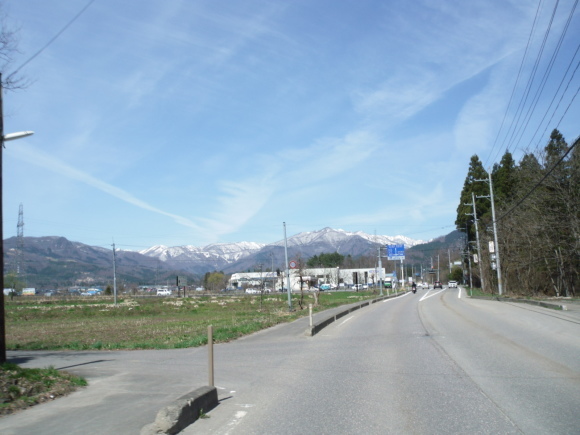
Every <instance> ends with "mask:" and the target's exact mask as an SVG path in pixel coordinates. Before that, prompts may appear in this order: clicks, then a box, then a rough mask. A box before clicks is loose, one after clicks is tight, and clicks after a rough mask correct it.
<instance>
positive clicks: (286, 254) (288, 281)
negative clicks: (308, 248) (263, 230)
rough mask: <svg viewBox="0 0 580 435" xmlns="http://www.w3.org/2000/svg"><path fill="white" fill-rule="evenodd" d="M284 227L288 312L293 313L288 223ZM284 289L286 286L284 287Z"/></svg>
mask: <svg viewBox="0 0 580 435" xmlns="http://www.w3.org/2000/svg"><path fill="white" fill-rule="evenodd" d="M282 224H283V225H284V256H285V257H286V267H285V268H284V270H285V271H286V286H287V287H288V289H287V290H288V311H292V297H291V296H290V269H289V264H288V240H287V239H286V222H282ZM282 287H284V286H282Z"/></svg>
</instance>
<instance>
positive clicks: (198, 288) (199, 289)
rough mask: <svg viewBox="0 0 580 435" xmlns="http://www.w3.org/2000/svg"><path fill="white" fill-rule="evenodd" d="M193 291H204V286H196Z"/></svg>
mask: <svg viewBox="0 0 580 435" xmlns="http://www.w3.org/2000/svg"><path fill="white" fill-rule="evenodd" d="M195 291H198V292H202V291H204V288H203V287H197V288H196V289H195Z"/></svg>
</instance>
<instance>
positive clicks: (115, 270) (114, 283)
mask: <svg viewBox="0 0 580 435" xmlns="http://www.w3.org/2000/svg"><path fill="white" fill-rule="evenodd" d="M113 295H114V299H115V305H117V255H116V253H115V242H113Z"/></svg>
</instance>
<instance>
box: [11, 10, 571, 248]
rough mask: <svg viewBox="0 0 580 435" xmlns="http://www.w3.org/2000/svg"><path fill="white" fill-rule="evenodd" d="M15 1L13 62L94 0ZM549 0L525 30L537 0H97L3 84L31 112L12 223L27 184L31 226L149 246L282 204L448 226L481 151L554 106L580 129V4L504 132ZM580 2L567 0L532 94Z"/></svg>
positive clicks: (313, 220) (294, 217)
mask: <svg viewBox="0 0 580 435" xmlns="http://www.w3.org/2000/svg"><path fill="white" fill-rule="evenodd" d="M2 3H3V10H4V12H5V13H6V14H7V16H8V18H7V22H8V23H10V24H11V25H13V26H14V28H18V29H19V31H18V37H19V49H20V53H19V54H18V55H16V56H15V57H14V60H13V62H12V63H11V64H10V65H8V66H5V67H4V73H5V74H6V73H7V72H10V71H13V70H14V69H16V68H18V67H19V66H20V65H21V64H23V63H25V62H26V61H27V60H28V59H29V58H30V57H31V56H33V55H34V54H35V53H36V52H37V51H38V50H40V49H41V48H42V47H43V46H44V45H45V44H47V43H48V42H49V41H50V40H51V38H53V37H54V36H55V35H56V34H57V33H58V32H59V31H61V30H62V29H63V27H64V26H65V25H66V24H67V23H68V22H69V21H70V20H71V19H72V18H73V17H74V16H75V15H76V14H77V13H78V12H79V11H80V10H81V9H82V8H83V7H84V6H85V5H86V4H87V3H88V1H80V0H74V1H73V0H18V1H16V0H4V1H3V2H2ZM554 4H555V1H554V0H551V1H545V2H544V3H543V4H542V7H541V9H540V11H539V14H538V20H537V26H536V28H535V31H534V33H533V35H532V36H531V38H530V32H531V29H532V23H533V22H534V17H535V14H536V10H537V8H538V1H524V0H514V1H508V0H498V1H495V0H474V1H468V2H466V1H459V0H458V1H439V0H425V1H421V0H417V1H386V0H383V1H370V0H369V1H365V0H360V1H358V0H357V1H346V0H319V1H318V0H293V1H290V2H283V1H278V0H277V1H272V0H269V1H268V0H262V1H255V0H244V1H233V0H232V1H219V2H216V1H210V0H207V1H193V0H192V1H180V0H166V1H163V2H161V1H153V0H141V1H126V2H118V1H114V0H95V1H94V2H93V3H91V5H90V6H89V7H88V9H87V10H86V11H85V12H84V13H83V14H82V15H81V16H80V17H79V18H78V19H77V20H76V21H74V23H72V24H71V25H70V27H68V28H67V29H66V30H65V31H64V32H63V33H62V34H61V35H60V36H59V37H58V38H57V39H56V40H55V41H54V42H53V43H52V44H50V45H49V46H48V47H47V48H46V49H45V50H44V51H42V52H41V53H40V54H38V56H36V57H35V58H34V59H32V61H30V62H29V63H27V64H26V65H25V66H24V67H23V68H22V69H21V71H20V73H21V75H22V76H24V78H25V79H27V81H28V86H27V87H26V88H25V89H23V90H19V91H17V92H5V94H4V116H5V121H4V125H5V132H6V133H10V132H15V131H21V130H34V131H35V134H34V136H31V137H28V138H25V139H20V140H18V141H12V142H8V143H7V144H6V145H7V146H6V149H5V150H4V174H3V176H4V177H3V180H4V237H11V236H14V235H16V230H17V227H16V224H17V219H18V208H19V204H23V208H24V223H25V226H24V235H25V236H52V235H58V236H64V237H67V238H68V239H69V240H74V241H79V242H82V243H86V244H90V245H98V246H106V247H109V246H110V245H111V244H112V243H113V240H114V242H115V243H116V245H117V246H118V247H119V248H123V249H135V250H138V249H143V248H147V247H150V246H153V245H159V244H163V245H167V246H178V245H195V246H203V245H206V244H209V243H214V242H240V241H255V242H261V243H270V242H274V241H277V240H280V239H282V238H283V226H282V222H286V223H287V232H288V235H293V234H296V233H299V232H302V231H314V230H318V229H321V228H323V227H327V226H328V227H333V228H341V229H344V230H347V231H359V230H360V231H365V232H367V233H370V234H372V233H376V234H381V235H405V236H408V237H411V238H414V239H424V240H426V239H430V238H433V237H437V236H439V235H443V234H447V233H449V232H450V231H452V230H453V229H454V226H453V225H454V221H455V218H456V208H457V205H458V200H459V194H460V192H461V189H462V187H463V182H464V180H465V176H466V174H467V170H468V165H469V159H470V157H471V156H472V155H473V154H478V155H479V157H480V159H481V160H482V161H483V162H484V163H485V165H486V167H489V166H491V165H492V164H493V163H494V162H497V161H499V159H500V158H501V155H502V154H503V152H504V151H505V149H506V146H507V147H509V149H510V151H511V152H512V153H513V154H514V156H515V158H516V159H519V157H520V156H521V154H522V153H523V152H524V151H525V150H534V149H536V148H537V146H540V147H543V146H544V144H545V141H546V138H547V137H548V136H549V133H550V131H551V130H552V128H554V127H556V126H558V128H559V129H560V131H562V133H563V134H564V136H565V137H566V139H568V140H569V142H571V141H572V139H573V138H574V137H576V136H577V135H578V134H579V130H578V126H579V124H578V119H580V97H578V98H576V100H573V97H574V95H575V93H576V92H577V90H578V86H579V84H580V78H579V77H578V76H579V75H580V71H579V72H577V73H576V75H575V76H574V77H572V79H571V80H570V83H569V86H568V88H567V90H566V91H565V92H564V87H565V86H566V85H567V84H568V81H569V79H570V77H571V74H572V72H573V71H574V68H575V67H576V66H577V62H578V55H577V57H576V58H574V55H575V50H576V49H577V44H578V41H580V16H579V13H578V12H577V11H576V12H575V14H574V15H573V16H572V21H571V23H570V25H569V28H568V30H567V33H566V35H565V37H564V40H563V43H562V47H561V48H560V51H559V52H558V55H557V57H556V58H555V63H554V66H553V68H552V70H551V73H550V74H549V75H548V76H547V79H546V85H545V88H544V90H543V92H542V93H541V94H540V95H539V97H538V102H537V103H536V104H535V107H536V109H535V110H534V112H532V115H531V119H530V121H529V123H527V125H526V124H523V123H522V124H521V125H522V130H521V134H520V133H518V135H517V136H516V137H518V138H519V139H518V140H513V141H509V139H507V138H506V137H507V133H505V132H506V130H507V127H508V126H510V125H512V124H511V122H512V120H513V119H514V118H515V117H516V116H517V112H516V108H517V105H516V103H517V102H519V99H520V98H521V95H522V93H523V89H524V88H525V85H526V83H527V80H528V78H529V77H530V72H531V71H532V68H533V66H534V62H535V59H536V56H537V53H538V50H539V49H540V46H541V44H542V41H543V39H544V33H545V31H546V28H547V25H548V22H549V21H550V17H551V15H552V11H553V7H554ZM572 6H573V1H572V0H564V1H560V5H559V7H558V9H557V11H556V14H555V16H554V20H553V24H552V28H551V30H550V33H549V35H548V38H547V40H546V46H545V48H544V54H543V57H542V59H541V61H540V65H539V68H538V73H537V74H538V76H537V77H536V79H535V81H534V82H533V85H532V86H533V87H532V94H531V95H530V97H529V101H528V104H530V102H531V101H532V96H533V95H534V94H533V92H535V89H537V87H538V85H539V83H540V81H541V77H542V75H543V74H544V71H545V68H546V67H545V65H546V64H547V62H548V61H549V59H550V57H551V56H552V54H553V53H554V52H555V50H556V47H557V43H558V38H559V37H560V35H562V32H563V30H564V28H565V25H566V20H567V19H568V15H569V14H570V11H571V9H572ZM529 38H530V41H531V42H530V45H529V48H528V54H527V58H526V61H525V62H524V65H523V68H522V72H521V74H520V79H519V82H518V86H517V87H516V91H515V94H514V102H513V103H512V107H511V108H510V110H507V108H508V102H509V100H510V95H511V93H512V90H513V89H514V84H515V83H516V78H517V77H518V71H519V68H520V64H521V62H522V57H523V55H524V52H525V50H526V45H527V42H528V39H529ZM570 62H572V69H571V70H570V72H569V73H568V74H567V75H566V70H567V68H568V65H569V64H570ZM562 80H564V82H563V83H564V84H563V85H562V87H561V88H560V91H559V93H558V92H557V87H558V85H559V84H560V83H561V82H562ZM555 95H556V100H555V102H554V103H553V105H552V109H548V108H549V104H550V101H551V100H552V98H553V97H554V96H555ZM561 95H563V98H562V102H561V103H560V106H558V109H556V110H555V111H554V108H555V107H556V104H557V103H558V101H559V98H560V96H561ZM570 103H571V104H570ZM526 107H527V106H526ZM526 110H527V109H526ZM566 110H567V112H566V114H565V115H564V113H565V111H566ZM506 111H507V116H506V122H505V124H504V128H503V131H501V130H500V126H501V125H502V120H503V118H504V115H505V114H506ZM552 112H554V115H553V120H552V122H548V121H549V119H550V117H551V116H552ZM524 113H525V112H524ZM545 113H548V115H547V118H545V120H544V121H543V122H542V121H541V120H542V117H543V116H544V114H545ZM515 125H517V124H515ZM523 125H526V126H525V128H524V127H523ZM538 126H539V127H538ZM538 128H539V131H538V133H536V130H537V129H538ZM545 129H547V132H546V133H544V130H545ZM498 131H499V132H500V139H499V141H496V136H497V135H498ZM504 134H505V136H503V135H504ZM494 144H495V146H494Z"/></svg>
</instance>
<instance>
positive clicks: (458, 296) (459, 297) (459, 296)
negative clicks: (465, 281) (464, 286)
mask: <svg viewBox="0 0 580 435" xmlns="http://www.w3.org/2000/svg"><path fill="white" fill-rule="evenodd" d="M457 299H461V287H459V295H457Z"/></svg>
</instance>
